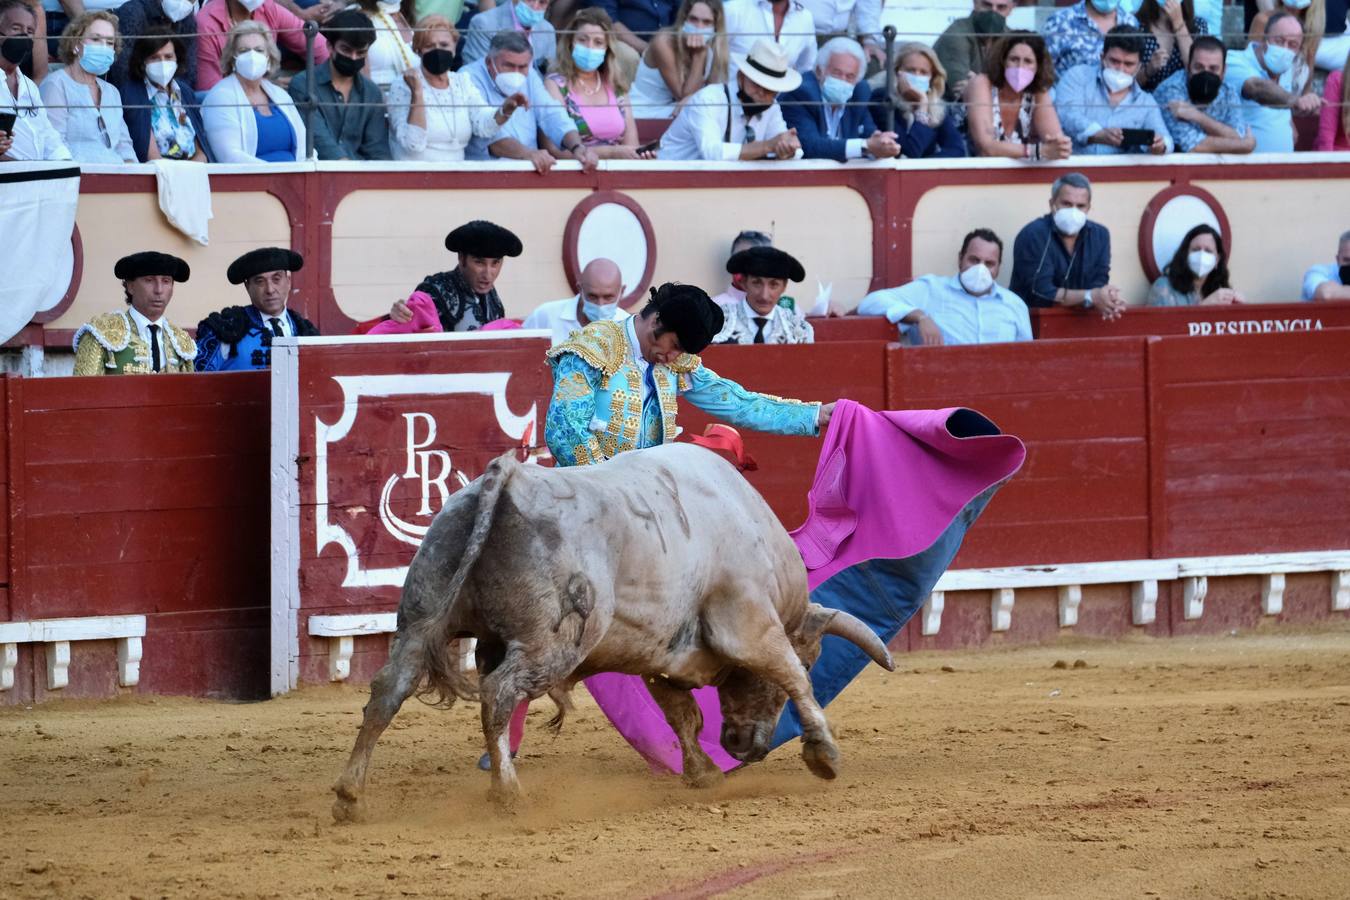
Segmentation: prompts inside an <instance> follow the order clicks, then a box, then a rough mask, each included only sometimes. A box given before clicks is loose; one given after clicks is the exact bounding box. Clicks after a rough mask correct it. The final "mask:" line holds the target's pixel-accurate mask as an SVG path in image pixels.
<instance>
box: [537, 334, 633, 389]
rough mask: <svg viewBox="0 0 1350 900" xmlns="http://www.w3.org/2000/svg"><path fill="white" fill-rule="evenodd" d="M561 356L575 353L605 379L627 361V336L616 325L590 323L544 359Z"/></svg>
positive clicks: (550, 351) (549, 352)
mask: <svg viewBox="0 0 1350 900" xmlns="http://www.w3.org/2000/svg"><path fill="white" fill-rule="evenodd" d="M564 353H575V354H576V355H577V356H580V357H581V358H582V359H584V360H585V361H586V362H587V363H588V364H590V365H592V366H594V367H595V368H597V369H599V370H600V371H601V372H603V373H604V374H605V377H606V378H608V377H609V376H611V375H613V374H614V373H615V372H617V371H619V367H620V366H622V365H623V363H624V360H626V359H627V358H628V336H627V335H625V334H624V333H623V326H622V325H620V324H618V323H617V322H608V321H605V322H592V323H591V324H589V325H587V326H586V327H585V328H583V329H581V330H580V331H574V332H572V336H571V337H569V338H568V339H567V340H565V341H563V342H562V343H561V344H558V345H557V346H556V347H552V348H550V349H549V351H548V354H547V358H548V359H557V358H558V357H559V356H562V355H563V354H564Z"/></svg>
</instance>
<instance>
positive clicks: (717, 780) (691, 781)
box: [681, 766, 723, 790]
mask: <svg viewBox="0 0 1350 900" xmlns="http://www.w3.org/2000/svg"><path fill="white" fill-rule="evenodd" d="M681 777H682V778H683V779H684V783H685V784H687V785H689V787H691V788H697V789H699V790H707V789H708V788H715V787H717V786H718V785H719V784H721V783H722V779H723V775H722V770H721V769H719V768H717V766H709V767H708V768H706V769H702V770H700V771H697V772H689V771H686V772H685V773H684V775H683V776H681Z"/></svg>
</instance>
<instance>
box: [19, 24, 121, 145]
mask: <svg viewBox="0 0 1350 900" xmlns="http://www.w3.org/2000/svg"><path fill="white" fill-rule="evenodd" d="M120 49H122V39H121V38H120V37H119V36H118V34H117V16H115V15H113V14H112V13H110V12H108V11H107V10H98V11H96V12H87V13H84V14H83V15H80V16H77V17H76V18H75V19H73V20H71V22H70V24H69V25H67V26H66V28H65V31H63V32H61V61H62V62H63V63H65V67H64V68H61V69H58V70H57V71H55V72H52V73H51V74H50V75H48V76H47V77H46V78H44V79H43V80H42V86H41V87H40V88H39V89H38V90H39V92H40V93H41V94H42V103H43V105H44V106H46V107H47V118H48V119H49V120H50V121H51V123H52V127H53V128H55V129H56V131H57V133H58V134H60V135H61V139H62V140H63V141H65V142H66V146H67V147H69V148H70V154H71V156H73V157H74V158H75V160H76V161H77V162H83V163H112V164H114V165H115V164H117V163H123V162H137V159H136V148H135V147H134V145H133V144H132V143H131V133H130V132H129V131H127V123H126V119H125V118H123V114H122V94H121V92H119V91H118V90H117V88H115V87H113V86H112V85H111V84H109V83H108V82H106V81H104V80H103V76H104V75H106V74H107V72H108V69H109V68H111V67H112V63H113V60H114V59H115V58H116V57H117V51H119V50H120Z"/></svg>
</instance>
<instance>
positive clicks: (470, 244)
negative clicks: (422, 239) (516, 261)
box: [445, 219, 525, 259]
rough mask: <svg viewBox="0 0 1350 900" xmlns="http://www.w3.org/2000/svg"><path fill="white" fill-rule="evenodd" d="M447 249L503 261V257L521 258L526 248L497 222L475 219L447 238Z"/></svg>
mask: <svg viewBox="0 0 1350 900" xmlns="http://www.w3.org/2000/svg"><path fill="white" fill-rule="evenodd" d="M445 249H447V250H449V251H450V252H451V253H467V254H469V255H470V256H481V257H483V258H484V259H501V258H502V257H503V256H519V255H520V253H521V251H522V250H524V249H525V248H524V247H523V246H522V245H521V243H520V238H518V237H516V236H515V235H514V234H512V233H511V232H510V231H508V230H506V229H505V228H503V227H502V226H500V225H498V224H496V223H495V222H489V221H487V220H485V219H474V220H473V221H472V222H465V223H464V224H463V225H461V226H459V227H458V228H456V229H455V230H454V231H452V232H450V233H449V234H447V235H446V236H445Z"/></svg>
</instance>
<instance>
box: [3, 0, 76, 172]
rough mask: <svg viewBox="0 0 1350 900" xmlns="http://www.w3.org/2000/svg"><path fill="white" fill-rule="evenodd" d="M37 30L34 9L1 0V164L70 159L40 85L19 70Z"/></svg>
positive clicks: (20, 1) (16, 2)
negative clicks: (41, 92) (44, 102)
mask: <svg viewBox="0 0 1350 900" xmlns="http://www.w3.org/2000/svg"><path fill="white" fill-rule="evenodd" d="M36 31H37V18H36V17H35V15H34V13H33V8H32V7H30V6H28V5H27V4H26V3H24V2H22V0H0V161H8V160H30V159H31V160H44V159H70V150H69V148H67V147H66V145H65V142H64V141H62V140H61V135H59V134H57V132H56V129H55V128H53V127H52V123H51V122H50V121H49V120H48V119H47V111H46V110H45V109H43V107H42V95H41V94H39V93H38V88H37V85H36V84H34V83H33V80H32V79H31V78H29V77H28V76H27V75H25V74H23V72H22V71H20V70H19V67H20V66H22V65H23V63H24V61H25V60H26V59H28V56H29V54H31V53H32V51H33V34H34V33H35V32H36Z"/></svg>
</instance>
